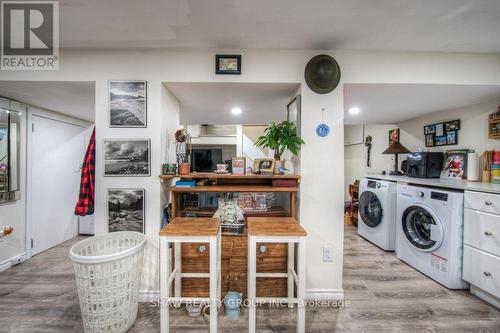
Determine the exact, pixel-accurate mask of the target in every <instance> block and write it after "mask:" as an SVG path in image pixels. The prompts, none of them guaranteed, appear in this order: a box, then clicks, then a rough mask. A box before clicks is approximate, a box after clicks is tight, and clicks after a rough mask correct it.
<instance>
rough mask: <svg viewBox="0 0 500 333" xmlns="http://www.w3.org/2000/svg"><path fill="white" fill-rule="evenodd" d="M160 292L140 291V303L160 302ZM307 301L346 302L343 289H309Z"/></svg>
mask: <svg viewBox="0 0 500 333" xmlns="http://www.w3.org/2000/svg"><path fill="white" fill-rule="evenodd" d="M159 297H160V293H159V292H158V291H140V292H139V302H153V301H156V300H158V298H159ZM306 300H310V301H342V300H344V290H343V289H309V290H306Z"/></svg>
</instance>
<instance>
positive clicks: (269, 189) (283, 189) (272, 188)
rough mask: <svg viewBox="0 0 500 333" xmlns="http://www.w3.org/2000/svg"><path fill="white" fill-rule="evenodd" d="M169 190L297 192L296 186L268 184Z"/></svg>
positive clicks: (175, 189) (185, 191)
mask: <svg viewBox="0 0 500 333" xmlns="http://www.w3.org/2000/svg"><path fill="white" fill-rule="evenodd" d="M168 189H169V191H172V192H179V193H190V192H244V193H246V192H297V187H277V186H270V185H250V184H249V185H203V186H195V187H175V186H171V187H169V188H168Z"/></svg>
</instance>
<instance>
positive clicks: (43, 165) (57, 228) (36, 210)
mask: <svg viewBox="0 0 500 333" xmlns="http://www.w3.org/2000/svg"><path fill="white" fill-rule="evenodd" d="M32 122H33V127H32V131H33V132H32V139H31V191H30V192H31V193H30V195H31V211H30V216H31V226H32V227H31V228H32V229H31V230H32V239H33V249H32V255H35V254H38V253H40V252H43V251H45V250H47V249H49V248H51V247H53V246H56V245H58V244H60V243H62V242H64V241H66V240H68V239H71V238H73V237H75V236H76V235H77V234H78V217H77V216H76V215H75V214H74V209H75V204H76V202H77V198H78V194H79V187H80V172H81V171H80V167H81V164H82V162H83V158H84V155H85V149H86V147H85V146H86V142H85V128H84V127H81V126H78V125H73V124H69V123H66V122H62V121H58V120H54V119H49V118H45V117H41V116H36V115H33V117H32Z"/></svg>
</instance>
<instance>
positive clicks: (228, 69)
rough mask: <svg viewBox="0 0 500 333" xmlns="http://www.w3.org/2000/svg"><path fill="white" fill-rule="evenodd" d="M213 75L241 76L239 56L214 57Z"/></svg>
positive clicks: (220, 55) (219, 55)
mask: <svg viewBox="0 0 500 333" xmlns="http://www.w3.org/2000/svg"><path fill="white" fill-rule="evenodd" d="M215 74H230V75H240V74H241V55H239V54H232V55H223V54H216V55H215Z"/></svg>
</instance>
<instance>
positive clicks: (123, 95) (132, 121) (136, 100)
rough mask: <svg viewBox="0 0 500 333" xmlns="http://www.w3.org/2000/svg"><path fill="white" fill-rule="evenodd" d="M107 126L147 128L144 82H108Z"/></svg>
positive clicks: (145, 88)
mask: <svg viewBox="0 0 500 333" xmlns="http://www.w3.org/2000/svg"><path fill="white" fill-rule="evenodd" d="M109 126H110V127H125V128H128V127H147V82H146V81H109Z"/></svg>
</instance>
